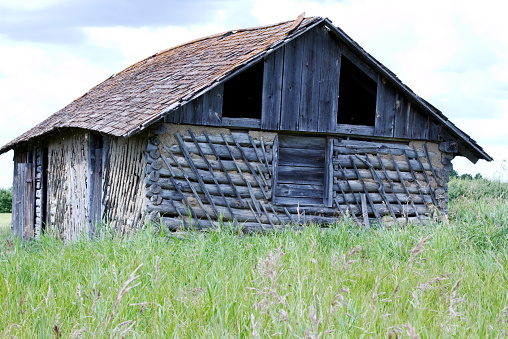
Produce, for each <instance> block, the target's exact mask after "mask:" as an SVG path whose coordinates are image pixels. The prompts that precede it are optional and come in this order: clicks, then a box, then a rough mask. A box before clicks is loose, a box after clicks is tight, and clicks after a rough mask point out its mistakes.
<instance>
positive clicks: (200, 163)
mask: <svg viewBox="0 0 508 339" xmlns="http://www.w3.org/2000/svg"><path fill="white" fill-rule="evenodd" d="M173 155H174V156H175V159H176V160H177V161H178V163H179V164H180V165H181V166H182V167H189V165H188V164H187V161H185V158H184V157H182V156H179V155H178V154H173ZM208 157H210V156H208ZM155 160H157V159H153V158H151V157H150V156H148V157H147V162H148V164H151V163H152V162H153V161H155ZM192 160H193V162H194V165H195V166H196V167H197V168H199V169H203V170H206V169H208V165H207V163H206V161H205V160H204V159H192ZM207 160H208V162H209V163H210V165H211V166H212V168H213V169H214V170H215V171H222V167H221V164H220V163H219V162H218V161H216V160H212V159H209V158H207ZM168 161H169V163H170V164H171V165H173V166H177V165H176V163H175V162H174V161H173V159H169V158H168ZM221 163H222V165H224V169H226V170H227V171H236V170H237V169H236V167H235V164H234V163H233V161H231V160H222V159H221ZM256 164H258V163H256ZM238 165H239V166H240V169H241V170H242V171H248V170H249V167H247V165H246V164H244V163H243V162H238ZM147 168H148V170H150V168H151V167H147ZM259 168H260V169H261V172H262V173H264V174H266V173H269V170H268V168H267V167H266V166H265V165H264V164H260V166H259Z"/></svg>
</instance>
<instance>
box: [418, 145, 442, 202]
mask: <svg viewBox="0 0 508 339" xmlns="http://www.w3.org/2000/svg"><path fill="white" fill-rule="evenodd" d="M415 153H416V149H415ZM416 160H418V163H419V164H420V167H421V168H423V165H422V161H421V160H420V157H419V156H418V153H416ZM429 165H430V167H431V168H432V164H430V163H429ZM422 173H423V176H424V177H425V182H427V186H428V187H429V191H430V196H431V197H432V202H433V203H434V206H437V201H436V197H435V196H434V190H433V189H432V186H431V185H430V181H429V177H428V176H427V173H426V172H425V170H423V171H422Z"/></svg>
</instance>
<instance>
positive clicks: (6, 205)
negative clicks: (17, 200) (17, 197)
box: [0, 187, 12, 213]
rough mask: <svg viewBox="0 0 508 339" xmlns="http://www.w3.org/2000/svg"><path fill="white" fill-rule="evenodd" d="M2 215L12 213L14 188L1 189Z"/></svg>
mask: <svg viewBox="0 0 508 339" xmlns="http://www.w3.org/2000/svg"><path fill="white" fill-rule="evenodd" d="M0 213H12V187H11V188H0Z"/></svg>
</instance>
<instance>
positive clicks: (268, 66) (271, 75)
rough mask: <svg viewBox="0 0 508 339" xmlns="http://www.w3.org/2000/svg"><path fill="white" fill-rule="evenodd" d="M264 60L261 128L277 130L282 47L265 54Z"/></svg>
mask: <svg viewBox="0 0 508 339" xmlns="http://www.w3.org/2000/svg"><path fill="white" fill-rule="evenodd" d="M264 62H265V67H264V71H263V96H262V103H261V105H262V106H261V128H262V129H266V130H277V129H278V128H279V121H280V110H281V100H282V71H283V67H284V47H281V48H278V49H276V50H275V51H274V52H273V53H271V54H269V55H267V57H266V58H265V61H264Z"/></svg>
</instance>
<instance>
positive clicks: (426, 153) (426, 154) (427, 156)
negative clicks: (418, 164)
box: [423, 144, 438, 184]
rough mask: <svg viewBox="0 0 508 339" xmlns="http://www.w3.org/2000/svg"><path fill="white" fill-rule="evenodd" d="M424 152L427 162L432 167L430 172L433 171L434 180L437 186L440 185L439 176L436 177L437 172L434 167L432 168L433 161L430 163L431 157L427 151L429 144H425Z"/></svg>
mask: <svg viewBox="0 0 508 339" xmlns="http://www.w3.org/2000/svg"><path fill="white" fill-rule="evenodd" d="M423 152H424V153H425V157H426V158H427V162H428V164H429V165H430V170H431V171H432V176H433V177H434V180H435V181H436V184H437V183H438V181H437V175H436V171H435V170H434V166H432V161H430V155H429V151H428V150H427V144H423Z"/></svg>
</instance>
